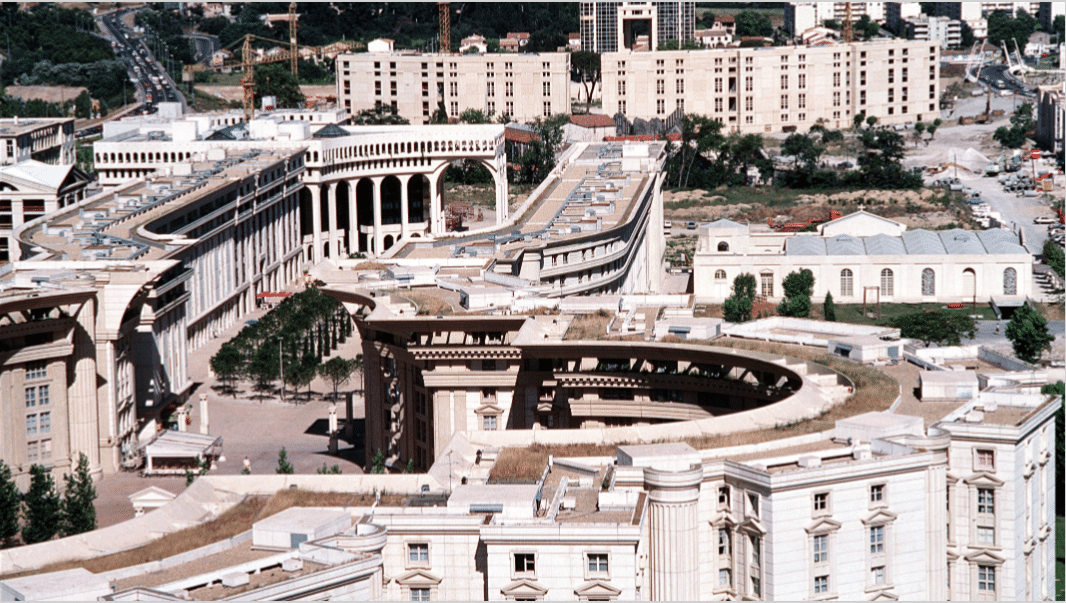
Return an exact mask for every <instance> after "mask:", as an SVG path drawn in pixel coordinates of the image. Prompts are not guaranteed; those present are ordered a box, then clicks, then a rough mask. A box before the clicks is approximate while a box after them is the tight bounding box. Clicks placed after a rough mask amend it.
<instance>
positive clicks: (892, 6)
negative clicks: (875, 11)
mask: <svg viewBox="0 0 1066 603" xmlns="http://www.w3.org/2000/svg"><path fill="white" fill-rule="evenodd" d="M920 16H922V7H921V3H919V2H885V27H887V28H888V29H889V30H890V31H893V32H896V34H902V33H903V22H904V21H906V20H907V19H911V18H918V17H920Z"/></svg>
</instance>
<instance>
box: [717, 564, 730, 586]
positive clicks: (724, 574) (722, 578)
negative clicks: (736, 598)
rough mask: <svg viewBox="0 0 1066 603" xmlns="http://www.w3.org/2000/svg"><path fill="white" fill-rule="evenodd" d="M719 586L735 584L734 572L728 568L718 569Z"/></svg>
mask: <svg viewBox="0 0 1066 603" xmlns="http://www.w3.org/2000/svg"><path fill="white" fill-rule="evenodd" d="M718 586H733V572H732V571H731V570H729V569H728V568H721V569H719V570H718Z"/></svg>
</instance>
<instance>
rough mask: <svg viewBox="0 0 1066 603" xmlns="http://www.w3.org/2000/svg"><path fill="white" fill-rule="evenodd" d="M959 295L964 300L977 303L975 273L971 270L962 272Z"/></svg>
mask: <svg viewBox="0 0 1066 603" xmlns="http://www.w3.org/2000/svg"><path fill="white" fill-rule="evenodd" d="M959 293H961V294H962V296H963V297H964V298H966V299H972V300H973V301H974V303H977V273H976V272H975V271H974V269H973V268H967V269H966V270H963V271H962V291H960V292H959Z"/></svg>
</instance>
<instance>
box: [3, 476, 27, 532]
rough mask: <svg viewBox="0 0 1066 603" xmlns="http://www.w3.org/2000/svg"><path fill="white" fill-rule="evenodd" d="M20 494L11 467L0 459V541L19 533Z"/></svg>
mask: <svg viewBox="0 0 1066 603" xmlns="http://www.w3.org/2000/svg"><path fill="white" fill-rule="evenodd" d="M21 501H22V494H21V493H20V492H19V489H18V486H16V485H15V480H13V479H12V478H11V467H8V466H7V463H5V462H4V461H0V543H6V542H10V541H11V539H12V538H14V537H15V534H18V533H19V506H20V503H21Z"/></svg>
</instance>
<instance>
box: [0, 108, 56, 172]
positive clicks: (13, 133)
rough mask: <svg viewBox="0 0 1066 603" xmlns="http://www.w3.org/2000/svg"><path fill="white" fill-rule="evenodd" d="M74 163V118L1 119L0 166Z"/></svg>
mask: <svg viewBox="0 0 1066 603" xmlns="http://www.w3.org/2000/svg"><path fill="white" fill-rule="evenodd" d="M30 159H33V160H36V161H40V162H42V163H50V164H53V165H55V164H65V165H69V164H73V163H74V118H72V117H70V118H44V117H12V118H3V119H0V165H10V164H12V163H19V162H22V161H27V160H30Z"/></svg>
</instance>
